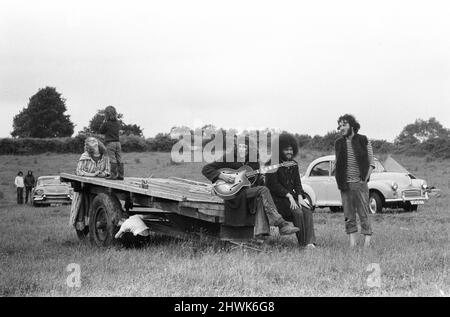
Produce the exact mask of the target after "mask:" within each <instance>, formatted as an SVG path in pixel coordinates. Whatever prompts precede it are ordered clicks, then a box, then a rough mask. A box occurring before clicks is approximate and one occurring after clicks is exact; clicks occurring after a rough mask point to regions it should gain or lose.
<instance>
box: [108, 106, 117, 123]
mask: <svg viewBox="0 0 450 317" xmlns="http://www.w3.org/2000/svg"><path fill="white" fill-rule="evenodd" d="M105 118H106V120H109V121H115V120H117V111H116V108H114V107H113V106H108V107H106V108H105Z"/></svg>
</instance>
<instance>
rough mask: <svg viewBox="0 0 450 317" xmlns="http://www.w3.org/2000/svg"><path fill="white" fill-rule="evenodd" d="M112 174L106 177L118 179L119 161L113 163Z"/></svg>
mask: <svg viewBox="0 0 450 317" xmlns="http://www.w3.org/2000/svg"><path fill="white" fill-rule="evenodd" d="M109 172H110V174H109V176H108V177H105V178H106V179H117V174H118V166H117V163H111V168H110V171H109Z"/></svg>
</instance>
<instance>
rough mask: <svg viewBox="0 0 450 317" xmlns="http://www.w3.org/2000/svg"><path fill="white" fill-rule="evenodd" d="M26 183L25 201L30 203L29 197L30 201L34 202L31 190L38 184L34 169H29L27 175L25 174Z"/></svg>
mask: <svg viewBox="0 0 450 317" xmlns="http://www.w3.org/2000/svg"><path fill="white" fill-rule="evenodd" d="M24 183H25V203H26V204H28V197H29V198H30V203H32V202H33V199H32V198H31V191H32V190H33V187H34V185H35V184H36V180H35V178H34V175H33V172H32V171H28V173H27V175H26V176H25V179H24Z"/></svg>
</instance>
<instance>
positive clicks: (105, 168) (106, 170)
mask: <svg viewBox="0 0 450 317" xmlns="http://www.w3.org/2000/svg"><path fill="white" fill-rule="evenodd" d="M96 171H100V172H103V173H102V174H100V175H99V176H100V177H106V176H109V174H110V164H109V157H108V155H106V154H104V155H102V157H101V158H100V160H99V161H98V162H97V163H95V161H94V160H93V159H92V158H91V156H90V155H89V154H88V153H87V152H84V153H83V154H81V157H80V159H79V160H78V165H77V171H76V174H77V175H80V176H84V175H85V173H95V172H96Z"/></svg>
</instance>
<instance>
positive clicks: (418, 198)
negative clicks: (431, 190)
mask: <svg viewBox="0 0 450 317" xmlns="http://www.w3.org/2000/svg"><path fill="white" fill-rule="evenodd" d="M428 199H429V197H428V193H427V192H425V195H423V196H416V197H405V196H402V197H400V198H386V199H385V202H386V203H405V202H419V201H421V202H422V203H423V202H425V201H427V200H428ZM419 204H420V203H419Z"/></svg>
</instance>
